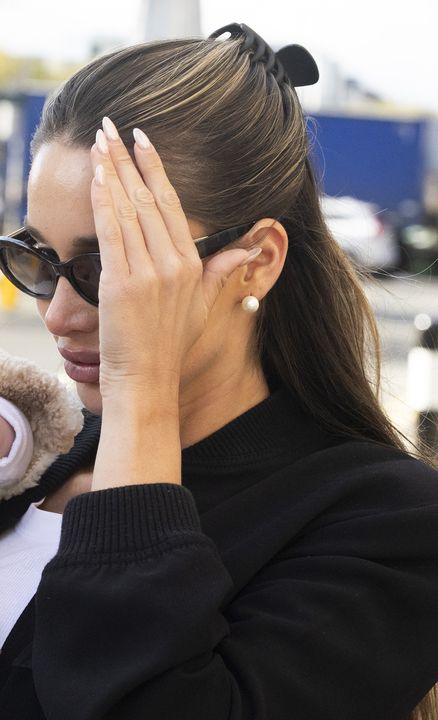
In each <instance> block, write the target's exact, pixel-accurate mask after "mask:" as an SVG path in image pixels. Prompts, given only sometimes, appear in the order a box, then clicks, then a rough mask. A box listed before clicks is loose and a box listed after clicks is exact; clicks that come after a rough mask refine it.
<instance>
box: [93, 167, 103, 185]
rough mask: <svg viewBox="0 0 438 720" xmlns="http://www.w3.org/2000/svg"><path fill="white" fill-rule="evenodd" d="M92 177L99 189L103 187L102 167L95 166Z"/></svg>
mask: <svg viewBox="0 0 438 720" xmlns="http://www.w3.org/2000/svg"><path fill="white" fill-rule="evenodd" d="M94 177H95V178H96V182H97V184H98V185H100V186H101V187H103V186H104V185H105V170H104V168H103V165H98V166H97V168H96V172H95V174H94Z"/></svg>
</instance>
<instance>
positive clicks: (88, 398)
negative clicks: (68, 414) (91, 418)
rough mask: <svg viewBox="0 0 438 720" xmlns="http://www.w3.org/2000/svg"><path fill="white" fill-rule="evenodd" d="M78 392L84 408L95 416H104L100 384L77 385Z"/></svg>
mask: <svg viewBox="0 0 438 720" xmlns="http://www.w3.org/2000/svg"><path fill="white" fill-rule="evenodd" d="M76 392H77V394H78V396H79V399H80V400H81V402H82V403H83V404H84V406H85V407H86V408H87V410H89V411H90V412H91V413H93V414H94V415H102V396H101V394H100V387H99V383H79V382H77V383H76Z"/></svg>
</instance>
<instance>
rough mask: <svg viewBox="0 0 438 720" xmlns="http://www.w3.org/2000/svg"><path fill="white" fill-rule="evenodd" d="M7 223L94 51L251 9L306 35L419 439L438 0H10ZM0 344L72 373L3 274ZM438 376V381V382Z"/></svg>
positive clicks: (386, 340) (435, 208)
mask: <svg viewBox="0 0 438 720" xmlns="http://www.w3.org/2000/svg"><path fill="white" fill-rule="evenodd" d="M1 20H2V22H1V26H0V233H1V234H7V233H9V232H11V231H13V230H15V229H16V228H18V227H20V225H21V224H22V221H23V217H24V215H25V213H26V179H27V173H28V169H29V142H30V139H31V137H32V134H33V132H34V129H35V126H36V124H37V122H38V119H39V116H40V113H41V110H42V106H43V103H44V100H45V98H46V96H47V94H48V93H50V91H51V90H52V89H53V88H55V87H56V86H57V85H59V84H60V82H62V80H63V79H65V78H66V77H68V76H69V75H70V74H71V73H72V72H74V71H75V70H76V69H77V68H78V67H80V66H81V65H83V64H85V63H86V62H88V61H89V60H90V59H92V58H93V57H95V56H96V55H98V54H101V53H103V52H105V51H108V50H110V49H114V48H118V47H122V46H124V45H128V44H133V43H137V42H143V41H149V40H155V39H161V38H170V37H184V36H199V37H205V36H207V35H208V34H210V33H211V32H212V31H213V30H215V29H217V28H219V27H221V26H222V25H226V24H229V23H230V22H245V23H246V24H248V25H250V26H251V27H253V28H254V29H255V30H256V31H257V32H258V33H259V34H260V35H262V36H263V37H264V38H265V39H266V40H267V41H268V42H269V44H270V45H271V46H272V47H273V48H274V50H277V49H279V48H280V47H281V46H282V45H286V44H290V43H298V44H302V45H304V46H305V47H306V48H307V49H308V50H309V51H310V52H311V53H312V54H313V56H314V57H315V59H316V61H317V63H318V65H319V69H320V81H319V82H318V84H317V85H315V86H313V87H309V88H304V89H300V90H299V91H298V92H299V95H300V99H301V102H302V104H303V107H304V110H305V113H306V116H307V118H308V132H309V138H310V141H311V144H312V147H313V156H314V163H315V166H316V167H317V169H318V174H319V177H320V180H321V184H322V188H323V193H324V195H323V198H322V204H323V210H324V213H325V215H326V218H327V221H328V223H329V226H330V228H331V230H332V232H333V234H334V236H335V238H336V240H337V241H338V242H339V244H340V245H341V246H342V247H343V249H344V250H345V252H347V253H348V254H349V255H350V257H351V258H352V259H353V261H354V262H355V263H356V264H357V265H358V267H362V268H365V269H366V270H368V271H369V272H370V273H371V276H370V278H369V280H367V281H365V288H366V292H367V294H368V296H369V298H370V300H371V302H372V305H373V308H374V310H375V313H376V316H377V319H378V323H379V329H380V333H381V340H382V352H383V356H382V359H383V391H382V399H383V402H384V404H385V407H386V409H387V411H388V413H389V414H390V416H391V417H392V418H393V420H394V422H395V423H396V424H397V425H398V426H399V427H400V429H401V430H402V431H403V432H405V433H406V434H407V435H408V437H411V438H412V439H415V436H416V433H417V427H418V424H419V420H420V421H422V422H423V421H424V418H425V417H426V416H427V417H430V418H431V419H432V424H430V423H429V424H426V425H424V424H423V425H422V428H423V431H422V432H424V428H425V427H426V429H427V432H428V433H431V435H432V436H434V434H436V429H435V428H436V427H437V423H436V422H435V416H438V389H437V388H438V363H437V362H436V357H437V353H436V350H435V348H436V341H435V339H436V337H438V332H436V325H435V323H438V262H437V259H438V83H437V80H436V78H437V74H438V72H437V71H438V56H437V53H436V28H437V26H438V4H437V3H433V2H430V0H417V1H416V3H409V4H408V3H400V2H396V1H395V0H386V2H384V3H382V2H381V1H380V2H378V1H377V0H368V1H367V2H366V3H365V2H355V3H352V2H351V0H332V2H330V3H327V2H326V0H313V2H312V3H311V4H310V5H309V3H308V2H306V3H304V2H303V1H302V0H296V2H294V3H291V2H290V1H286V0H271V1H270V2H269V3H255V2H254V1H253V0H252V1H250V0H233V2H231V0H221V2H220V3H217V2H216V1H214V0H124V1H123V2H119V1H118V0H105V1H103V0H95V1H94V2H93V3H90V2H89V0H76V1H75V3H74V5H72V6H71V5H69V6H66V5H65V4H64V5H63V4H60V3H55V2H51V1H50V0H39V2H38V3H35V2H32V0H13V1H12V0H1ZM0 346H2V347H3V348H4V349H5V350H7V351H8V352H10V353H13V354H17V355H21V356H24V357H28V358H31V359H34V360H35V361H36V362H38V363H39V364H40V365H41V366H43V367H45V368H47V369H49V370H51V371H54V372H57V373H58V374H59V376H60V377H62V378H63V379H65V380H66V382H67V378H66V376H65V375H64V374H63V369H62V361H60V359H59V355H58V353H57V352H56V350H55V349H54V343H53V341H51V340H50V338H49V337H48V335H47V333H46V332H45V330H44V329H43V326H42V322H41V321H40V320H39V318H38V317H37V315H36V310H35V308H34V303H33V301H32V299H31V298H29V297H27V296H24V295H22V294H21V293H20V294H17V292H16V291H15V289H14V288H13V287H12V286H11V285H10V284H9V283H8V282H7V281H6V279H5V278H4V277H3V276H2V275H1V274H0ZM435 385H436V386H437V387H435Z"/></svg>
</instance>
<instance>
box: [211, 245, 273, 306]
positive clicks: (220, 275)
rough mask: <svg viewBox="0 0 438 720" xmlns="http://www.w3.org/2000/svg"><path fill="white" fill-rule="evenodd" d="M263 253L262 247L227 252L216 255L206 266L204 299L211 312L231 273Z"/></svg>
mask: <svg viewBox="0 0 438 720" xmlns="http://www.w3.org/2000/svg"><path fill="white" fill-rule="evenodd" d="M261 252H262V248H260V247H259V248H251V250H244V249H243V248H236V249H233V250H227V251H226V252H223V253H219V254H218V255H215V256H214V257H213V258H212V259H211V260H209V261H208V263H206V264H205V265H204V272H203V276H202V283H203V291H204V299H205V303H206V305H207V308H208V310H209V311H210V310H211V308H212V307H213V305H214V302H215V300H216V298H217V296H218V295H219V293H220V291H221V290H222V288H223V287H224V285H225V283H226V281H227V280H228V278H229V277H230V275H231V273H233V272H234V270H236V268H238V267H242V266H243V265H246V264H247V263H250V262H252V261H253V260H255V259H256V257H258V256H259V255H260V253H261Z"/></svg>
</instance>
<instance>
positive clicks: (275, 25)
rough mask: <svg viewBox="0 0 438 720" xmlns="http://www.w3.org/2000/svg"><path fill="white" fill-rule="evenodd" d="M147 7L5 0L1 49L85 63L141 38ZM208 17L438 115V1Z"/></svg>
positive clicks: (324, 1)
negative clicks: (101, 49)
mask: <svg viewBox="0 0 438 720" xmlns="http://www.w3.org/2000/svg"><path fill="white" fill-rule="evenodd" d="M141 1H142V0H74V2H72V3H66V2H62V0H61V2H60V1H59V0H58V1H56V2H54V1H53V0H0V20H1V22H0V50H5V51H7V52H11V53H14V54H24V53H27V54H29V55H42V56H46V57H48V58H52V59H69V60H75V61H82V60H84V61H85V60H87V59H88V58H89V50H90V47H91V45H92V43H93V41H94V40H95V39H101V38H111V39H112V40H114V42H116V43H118V44H124V43H131V42H136V41H138V40H140V39H141V38H140V31H139V24H140V17H141V14H140V8H141ZM184 2H185V0H179V4H181V5H184ZM201 13H202V15H201V20H202V27H201V29H202V32H203V33H204V34H205V35H208V34H209V33H210V32H212V31H213V30H215V29H216V28H218V27H220V26H221V25H225V24H227V23H230V22H246V23H247V24H248V25H250V26H251V27H253V28H254V29H255V30H256V31H257V32H259V33H260V34H261V35H263V36H264V37H265V39H266V40H267V41H268V42H269V43H270V44H272V45H275V46H277V47H278V45H279V44H287V43H290V42H297V43H299V44H301V45H304V46H305V47H307V48H308V49H309V50H310V51H311V52H313V53H315V54H316V55H325V56H327V57H330V58H332V59H333V60H334V61H336V62H338V63H339V65H340V68H341V70H342V72H343V73H345V75H348V76H351V77H356V78H357V79H358V80H360V81H361V82H362V83H363V84H365V85H366V86H367V87H368V88H369V89H370V90H375V91H377V92H379V93H381V94H383V95H384V96H385V97H387V98H388V99H390V100H395V101H398V102H401V103H405V104H409V105H417V106H419V107H422V108H425V109H430V110H433V111H435V112H436V113H437V114H438V1H437V0H415V1H414V2H412V1H410V2H408V1H407V0H366V2H361V1H360V0H311V1H309V0H307V1H306V2H304V0H295V1H294V0H269V2H266V1H264V2H259V1H258V0H201Z"/></svg>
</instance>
